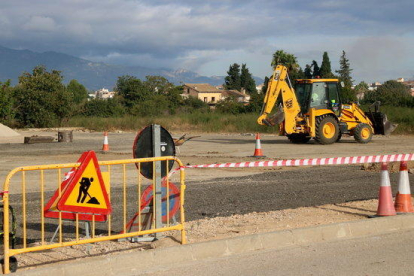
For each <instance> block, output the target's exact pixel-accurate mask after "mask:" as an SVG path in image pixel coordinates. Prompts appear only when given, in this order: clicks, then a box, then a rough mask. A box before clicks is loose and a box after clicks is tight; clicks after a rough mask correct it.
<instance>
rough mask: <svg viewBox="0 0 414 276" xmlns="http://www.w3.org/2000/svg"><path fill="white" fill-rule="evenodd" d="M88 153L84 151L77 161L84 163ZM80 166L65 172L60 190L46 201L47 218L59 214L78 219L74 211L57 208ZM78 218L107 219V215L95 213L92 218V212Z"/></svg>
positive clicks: (66, 218)
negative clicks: (63, 210) (62, 210)
mask: <svg viewBox="0 0 414 276" xmlns="http://www.w3.org/2000/svg"><path fill="white" fill-rule="evenodd" d="M87 154H88V152H84V153H82V155H81V157H80V158H79V159H78V161H76V163H82V162H83V161H84V160H85V158H86V155H87ZM77 169H78V168H72V169H71V170H70V171H69V172H68V173H66V174H65V179H64V180H63V182H62V183H61V184H60V192H59V189H57V190H56V191H55V193H54V194H53V196H52V197H51V199H50V200H49V201H48V202H47V203H46V205H45V207H44V216H45V217H46V218H56V219H57V218H59V214H60V216H61V218H62V219H65V220H76V214H75V213H72V212H61V211H59V210H58V209H57V204H58V201H59V199H60V196H59V194H60V195H62V194H64V193H65V190H66V188H67V187H68V184H69V182H70V180H71V178H72V177H73V176H74V175H75V172H76V170H77ZM77 217H78V219H79V220H84V221H92V219H93V220H95V221H106V220H107V216H106V215H95V217H94V218H92V215H91V214H78V216H77Z"/></svg>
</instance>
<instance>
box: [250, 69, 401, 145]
mask: <svg viewBox="0 0 414 276" xmlns="http://www.w3.org/2000/svg"><path fill="white" fill-rule="evenodd" d="M278 102H280V105H279V106H280V108H279V110H277V111H276V113H275V114H273V115H271V112H272V110H273V108H274V106H275V105H276V103H278ZM257 121H258V123H259V124H261V125H268V126H275V125H279V134H280V135H286V136H287V137H288V138H289V140H290V141H291V142H293V143H306V142H308V141H309V140H310V139H311V138H314V139H315V141H316V142H318V143H320V144H332V143H334V142H337V141H339V140H340V139H341V137H342V134H349V135H351V136H354V138H355V140H356V141H357V142H359V143H368V142H369V141H371V139H372V135H373V134H374V133H375V134H389V133H391V132H392V131H393V129H395V126H394V125H392V124H391V123H389V122H388V121H387V118H386V116H385V115H384V114H382V113H380V112H378V109H377V108H376V110H375V111H374V112H371V111H370V112H369V113H368V114H365V113H364V112H363V111H362V110H361V109H360V108H359V107H358V105H357V104H355V103H352V104H342V103H341V98H340V95H339V83H338V79H299V80H296V83H295V88H293V86H292V84H291V83H290V80H289V77H288V74H287V68H286V67H285V66H283V65H278V66H277V67H276V68H275V70H274V72H273V76H272V78H271V79H270V80H269V83H268V89H267V91H266V95H265V98H264V105H263V108H262V112H261V114H260V117H259V118H258V120H257Z"/></svg>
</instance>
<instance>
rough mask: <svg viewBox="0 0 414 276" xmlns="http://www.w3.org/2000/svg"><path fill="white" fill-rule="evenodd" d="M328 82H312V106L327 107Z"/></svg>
mask: <svg viewBox="0 0 414 276" xmlns="http://www.w3.org/2000/svg"><path fill="white" fill-rule="evenodd" d="M325 87H326V84H325V83H324V82H315V83H313V84H312V96H311V102H310V107H311V108H326V102H327V101H326V90H325Z"/></svg>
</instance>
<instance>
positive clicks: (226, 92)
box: [221, 90, 247, 98]
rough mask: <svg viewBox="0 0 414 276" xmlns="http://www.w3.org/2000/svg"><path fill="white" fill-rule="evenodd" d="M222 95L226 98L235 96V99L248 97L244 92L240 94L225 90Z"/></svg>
mask: <svg viewBox="0 0 414 276" xmlns="http://www.w3.org/2000/svg"><path fill="white" fill-rule="evenodd" d="M221 94H222V95H223V96H224V97H228V96H234V97H243V98H245V97H246V96H247V95H246V94H243V93H242V92H239V91H237V90H223V91H221Z"/></svg>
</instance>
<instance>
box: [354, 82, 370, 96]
mask: <svg viewBox="0 0 414 276" xmlns="http://www.w3.org/2000/svg"><path fill="white" fill-rule="evenodd" d="M368 89H369V85H368V84H367V83H366V82H364V81H361V82H360V83H358V84H357V85H356V86H355V88H354V90H355V92H356V93H357V94H359V93H364V94H365V93H366V92H368Z"/></svg>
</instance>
